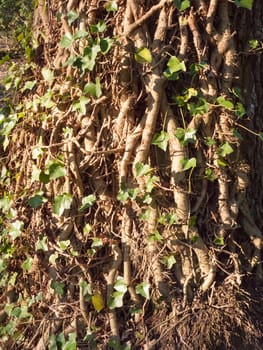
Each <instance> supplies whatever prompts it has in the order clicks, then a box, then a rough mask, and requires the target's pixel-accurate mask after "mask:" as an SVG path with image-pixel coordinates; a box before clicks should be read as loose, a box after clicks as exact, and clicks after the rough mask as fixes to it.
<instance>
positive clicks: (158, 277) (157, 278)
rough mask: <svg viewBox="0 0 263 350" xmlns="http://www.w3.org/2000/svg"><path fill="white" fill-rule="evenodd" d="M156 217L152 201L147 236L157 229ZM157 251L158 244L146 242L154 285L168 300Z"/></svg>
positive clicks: (155, 209)
mask: <svg viewBox="0 0 263 350" xmlns="http://www.w3.org/2000/svg"><path fill="white" fill-rule="evenodd" d="M158 216H159V213H158V207H157V204H156V203H155V201H154V199H153V201H152V204H151V207H150V215H149V219H148V228H147V230H148V232H149V234H153V232H154V231H155V230H156V229H157V223H158ZM158 250H159V248H158V243H157V242H156V241H152V242H148V252H149V256H150V261H151V268H152V275H153V280H154V284H155V286H156V287H157V289H158V291H159V293H160V294H161V295H162V296H164V297H165V298H168V297H169V290H168V288H167V285H166V283H165V282H164V279H163V271H162V267H161V264H160V261H159V259H158V255H159V254H158Z"/></svg>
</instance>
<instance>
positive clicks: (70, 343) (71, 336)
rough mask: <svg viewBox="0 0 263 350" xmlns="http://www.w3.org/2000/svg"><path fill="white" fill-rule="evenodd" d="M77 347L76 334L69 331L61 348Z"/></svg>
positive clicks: (70, 348)
mask: <svg viewBox="0 0 263 350" xmlns="http://www.w3.org/2000/svg"><path fill="white" fill-rule="evenodd" d="M76 349H77V335H76V333H69V335H68V340H67V341H66V343H65V344H64V345H63V350H76Z"/></svg>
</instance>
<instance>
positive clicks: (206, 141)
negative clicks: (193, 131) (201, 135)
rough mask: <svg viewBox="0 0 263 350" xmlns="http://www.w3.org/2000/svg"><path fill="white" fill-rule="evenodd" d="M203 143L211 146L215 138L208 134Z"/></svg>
mask: <svg viewBox="0 0 263 350" xmlns="http://www.w3.org/2000/svg"><path fill="white" fill-rule="evenodd" d="M205 143H206V145H207V146H209V147H211V146H213V145H215V144H216V142H215V140H214V139H213V138H212V137H210V136H208V137H207V138H206V140H205Z"/></svg>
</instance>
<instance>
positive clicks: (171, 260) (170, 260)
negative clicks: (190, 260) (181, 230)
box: [162, 254, 176, 270]
mask: <svg viewBox="0 0 263 350" xmlns="http://www.w3.org/2000/svg"><path fill="white" fill-rule="evenodd" d="M162 263H163V264H164V265H166V266H167V268H168V269H169V270H170V269H171V268H172V267H173V265H174V264H176V259H175V257H174V255H173V254H171V255H166V256H164V257H163V259H162Z"/></svg>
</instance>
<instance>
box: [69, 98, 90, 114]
mask: <svg viewBox="0 0 263 350" xmlns="http://www.w3.org/2000/svg"><path fill="white" fill-rule="evenodd" d="M89 102H90V99H89V98H88V97H86V96H84V95H82V96H80V98H79V100H78V101H75V102H73V104H72V110H73V111H79V112H80V113H81V114H82V115H85V114H86V105H87V104H88V103H89Z"/></svg>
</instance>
